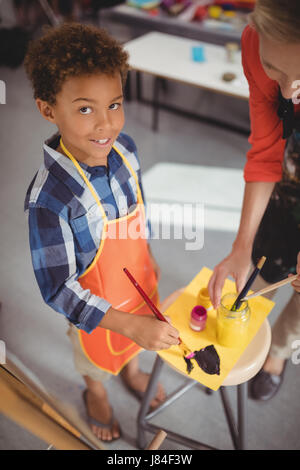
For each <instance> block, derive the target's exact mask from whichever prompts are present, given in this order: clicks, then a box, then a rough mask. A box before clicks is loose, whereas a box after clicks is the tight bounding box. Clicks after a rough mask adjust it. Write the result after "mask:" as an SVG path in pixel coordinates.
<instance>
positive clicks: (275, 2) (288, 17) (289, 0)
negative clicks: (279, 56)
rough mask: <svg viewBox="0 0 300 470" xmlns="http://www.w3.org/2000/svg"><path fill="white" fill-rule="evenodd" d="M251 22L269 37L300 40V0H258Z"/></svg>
mask: <svg viewBox="0 0 300 470" xmlns="http://www.w3.org/2000/svg"><path fill="white" fill-rule="evenodd" d="M250 22H252V23H253V24H254V26H255V29H256V30H257V31H258V32H259V33H262V34H264V35H265V36H267V37H268V38H269V39H272V40H275V41H278V42H284V43H291V42H300V0H257V3H256V6H255V9H254V11H253V13H251V15H250Z"/></svg>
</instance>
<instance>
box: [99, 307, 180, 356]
mask: <svg viewBox="0 0 300 470" xmlns="http://www.w3.org/2000/svg"><path fill="white" fill-rule="evenodd" d="M98 326H99V327H102V328H106V329H108V330H111V331H115V332H116V333H120V334H121V335H124V336H127V337H128V338H130V339H132V341H134V342H135V343H137V344H138V345H139V346H141V347H142V348H144V349H149V350H151V351H159V350H160V349H168V348H170V347H171V346H173V345H176V344H179V332H178V330H176V328H174V326H172V325H171V324H170V323H169V322H164V321H160V320H157V318H155V317H154V316H149V315H133V314H132V313H127V312H122V311H120V310H116V309H114V308H113V307H111V308H110V309H108V311H107V312H106V314H105V315H104V317H103V318H102V320H101V322H100V323H99V325H98Z"/></svg>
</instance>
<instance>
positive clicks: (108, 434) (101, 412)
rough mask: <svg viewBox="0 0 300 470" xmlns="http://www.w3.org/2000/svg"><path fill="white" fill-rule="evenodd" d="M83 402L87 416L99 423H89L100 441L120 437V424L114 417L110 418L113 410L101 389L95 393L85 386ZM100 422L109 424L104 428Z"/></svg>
mask: <svg viewBox="0 0 300 470" xmlns="http://www.w3.org/2000/svg"><path fill="white" fill-rule="evenodd" d="M85 404H86V408H87V414H88V416H89V417H90V418H93V419H94V420H96V421H98V422H99V425H96V424H94V423H90V424H91V428H92V431H93V433H94V434H95V436H97V437H98V439H101V441H108V442H109V441H112V440H114V439H118V438H119V437H120V426H119V423H118V422H117V421H116V420H115V419H112V416H113V411H112V408H111V406H110V404H109V401H108V399H107V394H106V392H104V393H103V391H101V392H100V393H97V392H95V391H94V390H93V391H91V390H89V389H88V388H87V389H86V391H85ZM111 421H112V422H111ZM101 423H103V424H104V425H107V424H111V425H110V426H108V427H107V428H106V427H102V426H101Z"/></svg>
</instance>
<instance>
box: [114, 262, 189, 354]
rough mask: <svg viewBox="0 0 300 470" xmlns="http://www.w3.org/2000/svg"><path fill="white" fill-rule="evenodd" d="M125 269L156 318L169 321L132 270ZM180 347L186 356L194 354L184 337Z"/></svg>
mask: <svg viewBox="0 0 300 470" xmlns="http://www.w3.org/2000/svg"><path fill="white" fill-rule="evenodd" d="M123 271H124V273H125V274H126V275H127V277H128V278H129V279H130V281H131V282H132V284H133V285H134V287H135V288H136V289H137V291H138V292H139V293H140V294H141V296H142V297H143V299H144V300H145V302H146V304H147V305H148V307H149V308H150V309H151V311H152V312H153V313H154V315H155V316H156V318H157V319H158V320H160V321H164V322H166V323H168V320H167V319H166V318H165V317H164V316H163V314H162V313H161V312H160V311H159V310H158V308H157V307H156V305H154V303H153V302H152V300H151V299H150V298H149V297H148V295H147V294H146V292H145V291H144V290H143V289H142V287H141V286H140V285H139V284H138V282H137V281H136V280H135V279H134V277H133V276H132V274H130V272H129V271H128V269H127V268H123ZM178 339H179V342H180V343H179V347H180V348H181V349H182V351H183V352H184V355H185V356H186V355H187V354H193V353H192V351H191V350H190V349H189V348H188V347H187V346H186V344H184V342H183V341H182V339H181V338H180V337H179V338H178Z"/></svg>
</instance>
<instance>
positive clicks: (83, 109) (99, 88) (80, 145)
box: [37, 73, 124, 166]
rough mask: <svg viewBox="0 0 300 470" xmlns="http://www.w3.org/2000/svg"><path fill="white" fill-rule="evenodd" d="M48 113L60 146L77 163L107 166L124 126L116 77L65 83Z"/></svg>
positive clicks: (89, 76)
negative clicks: (60, 142)
mask: <svg viewBox="0 0 300 470" xmlns="http://www.w3.org/2000/svg"><path fill="white" fill-rule="evenodd" d="M38 101H40V100H37V105H38V107H39V109H40V112H41V113H42V115H43V116H44V117H46V115H45V113H44V112H43V111H45V110H43V111H42V110H41V104H40V103H39V102H38ZM47 106H49V105H47ZM49 109H50V111H49V110H48V113H49V112H50V116H51V117H50V119H49V115H48V117H46V119H48V120H50V121H51V122H53V123H55V124H56V125H57V127H58V129H59V132H60V134H61V136H62V140H63V143H64V144H65V146H66V148H67V149H68V150H69V151H70V152H71V154H72V155H73V156H74V157H75V158H76V159H77V160H79V161H81V162H84V163H86V164H87V165H89V166H97V165H106V164H107V156H108V154H109V152H110V150H111V148H112V145H113V143H114V141H115V140H116V138H117V136H118V135H119V133H120V131H121V130H122V128H123V126H124V112H123V90H122V81H121V76H120V74H119V73H118V74H116V75H114V76H108V75H104V74H96V75H86V76H80V77H72V78H69V79H67V80H66V81H65V83H64V84H63V87H62V89H61V91H60V92H59V93H58V94H57V96H56V104H55V105H53V106H49Z"/></svg>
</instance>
